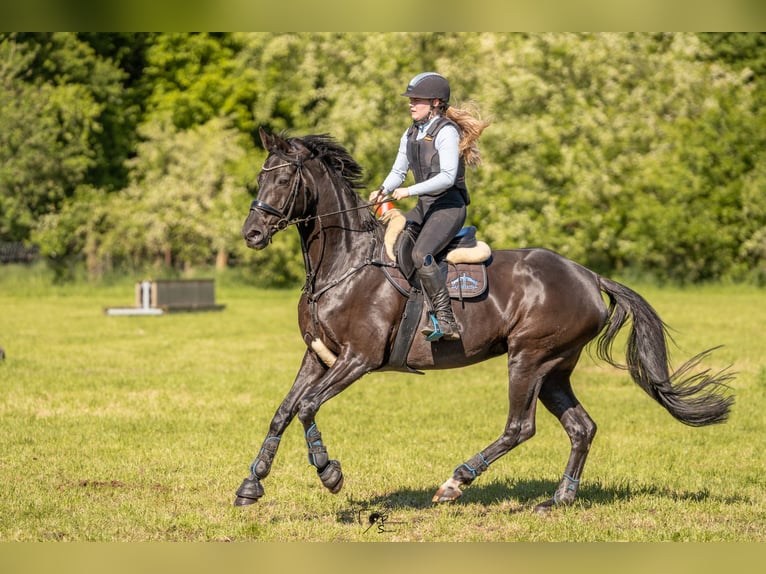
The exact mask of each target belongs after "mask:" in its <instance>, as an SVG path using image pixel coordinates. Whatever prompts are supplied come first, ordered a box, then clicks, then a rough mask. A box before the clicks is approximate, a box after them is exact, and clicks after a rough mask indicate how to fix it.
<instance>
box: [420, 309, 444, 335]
mask: <svg viewBox="0 0 766 574" xmlns="http://www.w3.org/2000/svg"><path fill="white" fill-rule="evenodd" d="M428 321H429V322H428V325H427V326H426V327H424V328H423V330H422V331H420V332H421V333H423V334H424V335H425V336H426V341H438V340H439V339H441V338H442V337H443V336H444V333H442V330H441V327H439V321H437V320H436V315H434V314H433V313H429V314H428Z"/></svg>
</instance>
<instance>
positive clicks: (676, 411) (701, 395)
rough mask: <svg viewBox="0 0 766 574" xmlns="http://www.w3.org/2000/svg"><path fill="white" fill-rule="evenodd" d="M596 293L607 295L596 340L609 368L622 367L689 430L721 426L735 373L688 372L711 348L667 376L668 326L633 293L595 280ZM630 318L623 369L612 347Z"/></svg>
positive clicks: (617, 284) (668, 368) (729, 400)
mask: <svg viewBox="0 0 766 574" xmlns="http://www.w3.org/2000/svg"><path fill="white" fill-rule="evenodd" d="M599 285H600V287H601V290H602V291H603V292H604V293H606V294H607V296H608V297H609V310H608V317H607V321H606V325H605V326H604V329H603V330H602V333H601V335H600V337H599V339H598V341H597V355H598V356H599V357H600V358H601V359H603V360H605V361H607V362H608V363H609V364H611V365H612V366H615V367H618V368H622V369H627V370H628V371H629V372H630V375H631V377H632V378H633V380H634V381H635V382H636V383H637V384H638V385H639V386H640V387H641V388H642V389H644V391H646V393H647V394H648V395H649V396H650V397H652V398H653V399H654V400H656V401H657V402H658V403H660V404H661V405H662V406H663V407H665V409H667V411H668V412H669V413H670V414H671V415H673V417H675V418H676V419H678V420H679V421H681V422H682V423H684V424H687V425H689V426H695V427H697V426H705V425H711V424H716V423H722V422H725V421H726V419H727V418H728V415H729V411H730V408H731V405H732V404H733V403H734V397H733V396H731V395H730V394H729V393H728V390H729V386H728V385H727V382H728V381H730V380H731V379H733V378H734V374H733V373H730V372H728V370H724V371H721V372H718V373H715V374H711V372H710V370H709V369H708V370H705V371H702V372H699V373H694V372H693V371H694V370H695V368H696V367H697V366H698V365H699V363H700V362H702V360H703V359H705V358H706V357H707V356H708V355H709V354H710V353H711V352H712V351H714V350H715V348H713V349H708V350H707V351H703V352H702V353H699V354H698V355H696V356H694V357H692V358H691V359H690V360H688V361H687V362H686V363H684V364H683V365H682V366H681V367H680V368H679V369H677V370H676V371H675V372H673V373H671V372H670V362H669V357H668V346H667V341H668V340H669V339H670V336H669V335H668V332H667V325H666V324H665V323H664V322H663V321H662V320H661V319H660V317H659V315H658V314H657V312H656V311H655V310H654V309H653V308H652V307H651V305H649V303H648V302H647V301H646V300H645V299H644V298H643V297H641V295H639V294H638V293H636V292H635V291H633V290H632V289H629V288H628V287H626V286H624V285H621V284H620V283H617V282H615V281H611V280H609V279H606V278H604V277H599ZM629 318H632V323H633V328H632V329H631V331H630V334H629V335H628V341H627V345H626V360H627V365H621V364H618V363H617V362H615V361H614V360H613V359H612V346H613V343H614V341H615V338H616V336H617V333H618V332H619V331H620V329H621V328H622V327H623V326H624V325H625V324H626V323H627V322H628V320H629Z"/></svg>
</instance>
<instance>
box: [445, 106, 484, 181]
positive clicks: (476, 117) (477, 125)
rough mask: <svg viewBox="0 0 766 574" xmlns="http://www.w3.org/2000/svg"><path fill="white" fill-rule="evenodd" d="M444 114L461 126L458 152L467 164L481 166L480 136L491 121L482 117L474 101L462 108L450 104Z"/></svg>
mask: <svg viewBox="0 0 766 574" xmlns="http://www.w3.org/2000/svg"><path fill="white" fill-rule="evenodd" d="M443 115H444V116H445V117H446V118H447V119H448V120H452V121H453V122H455V123H456V124H457V125H458V127H460V147H459V148H458V152H459V153H460V157H461V158H463V161H464V162H465V164H466V165H467V166H469V167H478V166H480V165H481V152H480V151H479V136H481V133H482V132H483V131H484V129H485V128H486V127H487V126H488V125H489V124H490V122H489V121H485V120H483V119H481V116H480V114H479V110H478V107H477V106H476V104H474V103H473V102H469V103H468V104H466V105H465V106H463V107H460V108H457V107H454V106H449V107H448V108H447V110H446V112H444V113H443Z"/></svg>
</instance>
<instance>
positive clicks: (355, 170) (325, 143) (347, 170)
mask: <svg viewBox="0 0 766 574" xmlns="http://www.w3.org/2000/svg"><path fill="white" fill-rule="evenodd" d="M300 141H301V142H302V143H303V145H305V146H306V147H307V148H308V149H309V150H310V151H311V153H312V154H313V155H315V156H317V157H318V158H319V159H321V160H322V161H323V162H324V163H325V164H326V165H327V167H329V168H330V169H332V170H333V171H334V172H335V173H337V174H338V175H339V176H340V177H341V178H342V179H343V181H345V182H346V183H347V184H348V186H349V187H350V188H351V189H361V188H363V187H364V185H363V181H362V176H363V175H364V170H363V168H362V166H360V165H359V164H358V163H357V162H356V160H355V159H354V158H353V157H351V154H350V153H349V152H348V151H347V150H346V148H344V147H343V146H342V145H340V144H339V143H338V142H337V141H336V140H335V138H333V137H332V136H330V135H328V134H318V135H308V136H305V137H303V138H300Z"/></svg>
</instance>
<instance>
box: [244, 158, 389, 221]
mask: <svg viewBox="0 0 766 574" xmlns="http://www.w3.org/2000/svg"><path fill="white" fill-rule="evenodd" d="M315 157H318V156H312V157H310V158H309V159H314V158H315ZM283 159H284V162H283V163H280V164H277V165H273V166H271V167H266V165H265V164H264V165H263V167H262V168H261V171H274V170H276V169H280V168H283V167H290V166H295V167H296V168H297V171H296V173H295V175H294V176H293V185H292V187H291V189H290V194H289V195H288V196H287V199H286V200H285V203H284V205H283V206H282V208H281V209H277V208H276V207H273V206H271V205H269V204H268V203H266V202H265V201H261V200H259V199H254V200H253V201H252V202H251V203H250V211H251V212H252V211H254V210H257V211H262V212H263V213H266V214H268V215H273V216H274V217H278V218H279V219H278V220H277V222H276V223H275V224H274V225H272V226H271V227H270V229H271V233H272V235H273V234H274V233H276V232H277V231H283V230H284V229H286V228H287V227H289V226H290V225H297V224H300V223H307V222H309V221H313V220H315V219H318V220H320V221H321V219H322V218H323V217H329V216H330V215H339V214H341V213H349V212H351V211H358V210H360V209H366V208H374V207H377V206H378V205H381V204H383V203H386V202H387V201H390V200H388V199H386V200H383V201H379V202H370V203H363V204H361V205H357V206H356V207H350V208H348V209H340V210H338V211H331V212H328V213H322V214H319V215H308V216H306V217H296V218H291V216H292V214H293V211H295V203H296V201H297V200H298V190H299V189H300V188H301V183H303V181H304V178H303V161H304V160H303V159H302V158H298V159H291V158H283ZM288 210H289V211H288Z"/></svg>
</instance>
